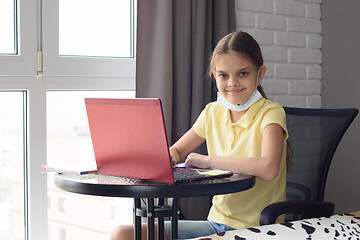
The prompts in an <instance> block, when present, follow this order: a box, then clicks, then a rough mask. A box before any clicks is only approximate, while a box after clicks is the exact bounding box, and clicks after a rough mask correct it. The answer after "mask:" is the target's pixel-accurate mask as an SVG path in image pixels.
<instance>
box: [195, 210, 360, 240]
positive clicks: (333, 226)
mask: <svg viewBox="0 0 360 240" xmlns="http://www.w3.org/2000/svg"><path fill="white" fill-rule="evenodd" d="M194 239H197V240H215V239H219V240H225V239H231V240H232V239H235V240H245V239H246V240H253V239H254V240H259V239H266V240H267V239H274V240H275V239H276V240H289V239H292V240H297V239H301V240H311V239H313V240H317V239H320V240H322V239H337V240H340V239H347V240H355V239H358V240H360V211H358V212H354V213H345V214H339V215H333V216H331V217H329V218H327V217H321V218H312V219H306V220H299V221H294V222H290V223H281V224H273V225H266V226H261V227H254V228H246V229H240V230H234V231H228V232H224V233H220V234H214V235H211V236H206V237H200V238H194Z"/></svg>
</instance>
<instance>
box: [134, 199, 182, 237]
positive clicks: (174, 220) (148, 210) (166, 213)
mask: <svg viewBox="0 0 360 240" xmlns="http://www.w3.org/2000/svg"><path fill="white" fill-rule="evenodd" d="M179 200H180V199H179V198H173V201H172V205H164V198H158V203H157V205H155V203H154V198H147V205H144V206H141V201H140V198H134V219H135V235H134V236H135V240H141V218H142V217H146V218H147V239H151V240H154V239H155V218H157V219H158V221H157V223H158V225H157V239H158V240H164V232H165V231H164V218H165V217H171V235H170V236H171V239H177V232H178V210H179Z"/></svg>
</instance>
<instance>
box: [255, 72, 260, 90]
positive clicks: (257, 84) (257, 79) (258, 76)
mask: <svg viewBox="0 0 360 240" xmlns="http://www.w3.org/2000/svg"><path fill="white" fill-rule="evenodd" d="M257 70H258V71H257V76H256V88H257V87H259V86H260V83H259V78H260V67H259V68H258V69H257Z"/></svg>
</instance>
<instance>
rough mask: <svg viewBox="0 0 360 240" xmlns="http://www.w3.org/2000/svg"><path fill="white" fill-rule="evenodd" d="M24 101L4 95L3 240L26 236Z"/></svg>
mask: <svg viewBox="0 0 360 240" xmlns="http://www.w3.org/2000/svg"><path fill="white" fill-rule="evenodd" d="M23 97H24V93H23V92H20V91H19V92H18V91H16V92H2V91H0V209H1V210H0V212H1V215H0V239H21V238H22V237H23V236H24V229H23V225H24V207H23V206H24V204H23V203H24V197H25V194H24V176H23V169H24V165H23V153H24V151H23V147H22V146H23V141H24V138H23V133H24V131H23V126H24V122H23V119H24V116H23V108H24V105H23Z"/></svg>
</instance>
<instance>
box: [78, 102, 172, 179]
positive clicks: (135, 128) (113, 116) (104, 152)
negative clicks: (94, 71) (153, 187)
mask: <svg viewBox="0 0 360 240" xmlns="http://www.w3.org/2000/svg"><path fill="white" fill-rule="evenodd" d="M85 104H86V110H87V115H88V121H89V127H90V133H91V138H92V143H93V148H94V154H95V159H96V164H97V168H98V172H99V173H100V174H104V175H113V176H121V177H128V178H136V179H143V180H149V181H157V182H166V183H173V182H174V180H173V174H172V167H171V162H170V158H169V150H168V143H167V138H166V132H165V126H164V120H163V113H162V108H161V102H160V100H159V99H139V98H137V99H103V98H86V99H85Z"/></svg>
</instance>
